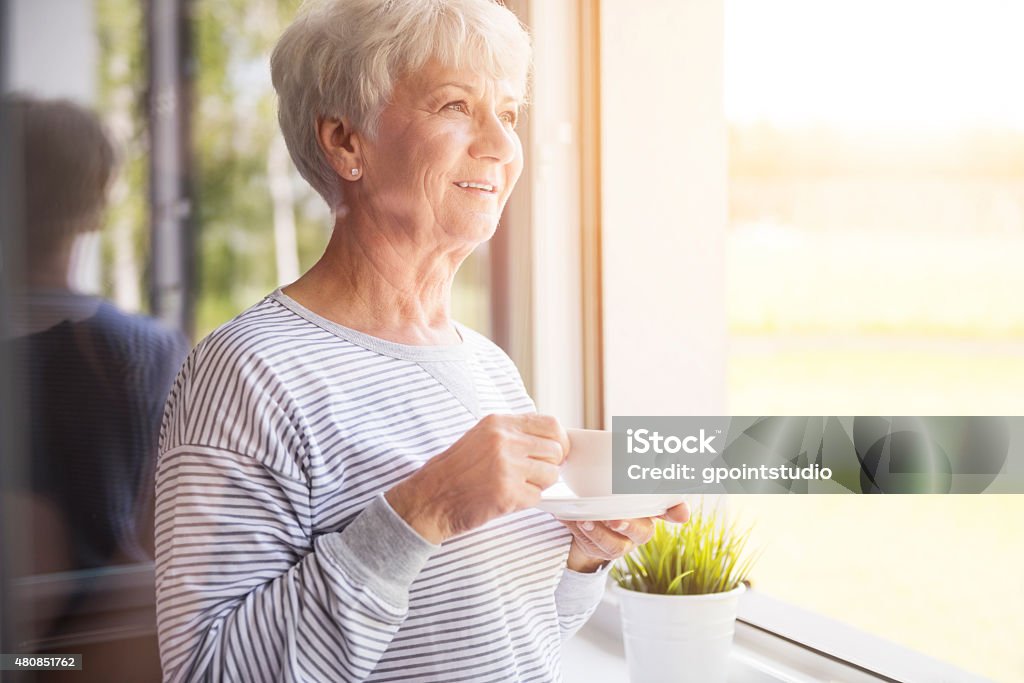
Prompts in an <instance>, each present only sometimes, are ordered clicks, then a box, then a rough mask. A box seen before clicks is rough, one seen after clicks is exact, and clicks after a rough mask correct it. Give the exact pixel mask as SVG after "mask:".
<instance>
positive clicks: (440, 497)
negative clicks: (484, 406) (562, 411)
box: [384, 413, 569, 544]
mask: <svg viewBox="0 0 1024 683" xmlns="http://www.w3.org/2000/svg"><path fill="white" fill-rule="evenodd" d="M568 451H569V437H568V435H566V433H565V430H564V429H563V428H562V425H561V424H559V422H558V420H557V419H555V418H554V417H550V416H548V415H539V414H536V413H533V414H525V415H488V416H487V417H485V418H483V419H482V420H480V422H478V423H477V424H476V425H475V426H474V427H473V428H472V429H470V430H469V431H468V432H466V433H465V434H464V435H463V436H462V438H461V439H459V440H458V441H456V442H455V443H454V444H452V446H451V447H450V448H449V449H448V450H446V451H445V452H443V453H441V454H440V455H436V456H434V457H433V458H431V459H430V460H428V461H427V463H426V464H425V465H423V467H421V468H420V469H419V470H417V471H416V473H415V474H413V475H412V476H411V477H409V478H408V479H406V480H405V481H403V482H401V483H400V484H398V485H397V486H395V487H394V488H392V489H391V490H390V491H388V492H387V493H385V494H384V496H385V498H386V499H387V501H388V503H389V504H390V505H391V507H392V508H393V509H394V510H395V512H397V513H398V515H399V516H401V517H402V519H404V520H405V521H406V522H408V523H409V525H410V526H411V527H412V528H414V529H415V530H416V531H417V532H418V533H419V534H420V535H421V536H423V538H425V539H427V540H428V541H430V542H431V543H435V544H437V543H440V542H442V541H444V540H445V539H447V538H450V537H452V536H455V535H457V534H460V533H463V532H465V531H469V530H470V529H475V528H477V527H478V526H481V525H482V524H485V523H487V522H489V521H490V520H492V519H494V518H496V517H501V516H502V515H506V514H508V513H510V512H515V511H517V510H524V509H526V508H529V507H533V506H534V505H536V504H537V502H538V501H539V500H540V495H541V492H542V491H543V490H544V489H546V488H548V487H549V486H551V485H552V484H554V483H555V481H557V480H558V472H559V469H558V468H559V466H560V465H561V464H562V461H563V460H565V454H566V453H568Z"/></svg>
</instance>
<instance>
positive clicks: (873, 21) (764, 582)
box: [724, 0, 1024, 680]
mask: <svg viewBox="0 0 1024 683" xmlns="http://www.w3.org/2000/svg"><path fill="white" fill-rule="evenodd" d="M725 7H726V13H725V50H724V55H725V81H724V82H725V93H724V95H725V98H724V100H725V114H726V117H727V121H728V127H729V203H728V214H729V220H728V231H727V246H726V249H727V252H726V253H727V256H726V259H727V263H728V270H727V272H728V285H727V287H728V290H727V291H728V295H727V296H728V311H729V320H728V324H729V338H730V352H729V357H728V388H729V412H730V414H734V415H879V414H881V415H908V414H912V415H991V414H994V415H1004V414H1020V412H1021V410H1022V409H1024V395H1022V392H1021V391H1020V387H1021V386H1022V385H1024V303H1022V301H1021V299H1020V297H1019V296H1018V292H1019V291H1021V290H1022V289H1024V271H1022V270H1021V269H1020V267H1019V261H1020V259H1021V256H1022V254H1024V126H1022V124H1021V122H1022V121H1024V97H1022V96H1021V92H1020V89H1019V88H1016V87H1014V86H1012V85H1011V84H1012V83H1014V82H1015V81H1016V80H1018V79H1019V69H1020V65H1021V64H1022V63H1024V47H1022V45H1021V43H1020V41H1019V39H1018V37H1017V35H1016V32H1015V31H1014V29H1013V28H1012V27H1015V26H1020V25H1021V24H1022V22H1024V13H1022V9H1021V7H1019V6H1017V5H1015V4H1012V3H998V2H981V3H966V2H960V3H938V4H936V3H916V2H904V3H895V4H894V3H885V2H858V3H815V2H804V1H802V0H787V1H785V2H773V3H760V2H756V1H751V0H727V1H726V5H725ZM954 46H955V47H954ZM731 503H732V505H733V507H734V509H736V510H737V511H738V513H739V514H741V515H742V516H743V517H744V518H748V519H750V520H751V521H754V522H755V523H756V524H757V526H758V529H759V531H758V533H759V534H760V540H761V542H762V543H763V544H764V545H765V547H766V548H767V550H766V553H765V555H764V557H763V559H762V560H761V563H760V565H759V566H758V568H757V569H756V571H755V576H754V583H755V587H756V588H758V589H760V590H762V591H764V592H766V593H768V594H770V595H772V596H775V597H778V598H782V599H784V600H786V601H788V602H792V603H795V604H797V605H800V606H803V607H806V608H809V609H812V610H814V611H817V612H821V613H824V614H826V615H829V616H832V617H834V618H837V619H839V620H842V621H844V622H847V623H849V624H851V625H854V626H856V627H858V628H861V629H863V630H865V631H868V632H870V633H873V634H876V635H879V636H882V637H884V638H887V639H891V640H893V641H895V642H897V643H900V644H902V645H905V646H908V647H911V648H913V649H914V650H918V651H920V652H923V653H925V654H928V655H930V656H932V657H935V658H937V659H940V660H943V661H947V662H950V663H953V664H955V665H957V666H959V667H961V668H963V669H966V670H969V671H972V672H976V673H979V674H984V675H986V676H990V677H992V678H993V679H995V680H1016V678H1015V677H1019V675H1020V672H1021V671H1022V670H1024V662H1022V660H1021V659H1020V655H1019V654H1018V653H1017V651H1016V644H1017V643H1019V641H1020V638H1021V637H1022V636H1024V631H1022V630H1021V626H1020V618H1019V614H1020V613H1021V610H1022V609H1024V585H1022V584H1021V580H1020V578H1019V576H1018V575H1019V573H1020V568H1021V567H1022V566H1024V555H1022V554H1021V552H1020V551H1019V550H1018V547H1019V545H1020V544H1019V543H1015V542H1012V541H1011V539H1013V538H1018V537H1019V536H1020V535H1021V534H1022V533H1024V496H985V495H979V496H849V497H847V496H815V497H812V498H809V499H808V498H803V497H797V498H789V497H783V496H756V497H755V496H735V497H733V499H732V501H731Z"/></svg>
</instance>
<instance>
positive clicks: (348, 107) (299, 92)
mask: <svg viewBox="0 0 1024 683" xmlns="http://www.w3.org/2000/svg"><path fill="white" fill-rule="evenodd" d="M530 51H531V48H530V36H529V34H528V33H527V31H526V29H525V28H524V27H523V25H522V24H521V23H520V22H519V20H518V19H517V18H516V16H515V15H514V14H513V13H512V12H511V11H509V10H508V9H507V8H506V7H504V6H503V5H501V4H499V3H498V2H496V1H495V0H307V2H306V3H305V4H304V5H303V6H302V8H301V9H300V10H299V14H298V16H297V17H296V18H295V20H294V21H293V22H292V23H291V25H290V26H288V28H286V29H285V31H284V33H283V34H282V35H281V38H280V40H279V41H278V43H277V46H276V47H275V48H274V52H273V54H272V55H271V58H270V72H271V79H272V80H273V83H274V89H275V90H276V91H277V96H278V114H277V116H278V121H279V123H280V124H281V132H282V133H283V135H284V140H285V143H286V144H287V146H288V151H289V153H290V154H291V157H292V160H293V161H294V162H295V165H296V166H297V167H298V169H299V173H301V174H302V177H303V178H305V179H306V180H307V181H308V182H309V184H310V185H312V186H313V189H315V190H316V191H317V192H319V193H320V195H321V196H322V197H323V198H324V199H325V200H326V201H327V204H328V205H329V206H330V207H331V210H332V211H337V210H338V209H339V208H340V206H341V205H342V204H343V199H344V198H343V197H342V192H341V186H340V183H339V181H338V176H337V174H336V173H335V172H334V169H333V168H332V167H331V165H330V164H329V163H328V162H327V159H326V158H325V157H324V154H323V152H322V150H321V149H320V145H319V141H318V139H317V126H316V122H317V118H318V117H337V118H340V117H342V116H347V117H348V119H349V120H350V121H351V122H352V126H353V128H354V129H355V130H357V131H359V132H361V133H363V134H364V135H367V136H368V137H370V138H371V139H372V138H373V137H375V135H376V133H377V119H378V116H379V114H380V111H381V109H382V108H383V107H384V105H386V104H387V101H388V99H389V97H390V96H391V92H392V88H393V86H394V83H395V81H396V80H398V79H400V78H402V76H404V75H406V74H408V73H413V72H415V71H417V70H418V69H420V68H422V67H423V66H424V65H425V64H426V63H427V62H428V61H430V60H431V59H436V60H438V61H440V62H441V63H442V64H444V65H446V66H450V67H453V68H462V67H465V66H471V67H472V68H474V69H478V70H480V71H483V72H484V73H486V74H487V75H488V76H490V77H492V78H495V79H499V78H507V79H510V80H512V81H513V82H515V83H517V84H519V85H521V88H522V91H523V92H522V94H523V97H524V98H525V96H526V88H527V81H528V78H529V71H530Z"/></svg>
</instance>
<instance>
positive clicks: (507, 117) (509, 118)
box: [498, 111, 517, 128]
mask: <svg viewBox="0 0 1024 683" xmlns="http://www.w3.org/2000/svg"><path fill="white" fill-rule="evenodd" d="M498 118H500V119H501V120H502V121H504V122H505V124H506V125H509V126H512V127H513V128H514V127H515V125H516V121H517V117H516V115H515V114H514V113H512V112H510V111H506V112H502V113H501V115H500V116H499V117H498Z"/></svg>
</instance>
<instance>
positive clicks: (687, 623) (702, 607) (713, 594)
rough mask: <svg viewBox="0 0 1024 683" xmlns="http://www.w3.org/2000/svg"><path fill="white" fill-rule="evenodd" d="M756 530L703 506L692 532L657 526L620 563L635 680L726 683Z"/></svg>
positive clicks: (615, 573) (616, 572)
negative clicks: (738, 525) (752, 535)
mask: <svg viewBox="0 0 1024 683" xmlns="http://www.w3.org/2000/svg"><path fill="white" fill-rule="evenodd" d="M750 531H751V530H750V529H749V528H748V529H746V530H744V531H737V529H736V525H735V524H732V525H730V526H729V527H726V526H725V525H724V523H723V520H722V519H721V517H720V516H719V515H717V514H715V513H713V512H706V511H705V510H704V507H703V505H701V506H700V508H699V509H698V510H697V511H695V512H694V513H693V515H692V516H691V518H690V521H689V522H687V523H686V524H678V525H676V524H669V523H666V522H663V521H661V520H655V529H654V536H653V537H651V540H650V541H648V542H647V543H646V544H644V545H642V546H639V547H637V548H636V549H634V550H633V551H632V552H631V553H629V554H628V555H626V556H625V557H623V558H622V559H620V560H619V561H617V562H616V563H615V565H614V566H613V567H612V570H611V576H612V579H613V580H614V581H615V585H614V586H613V588H612V590H613V592H614V593H615V594H616V596H617V597H618V600H619V607H620V611H621V615H622V632H623V642H624V644H625V649H626V660H627V662H628V664H629V673H630V679H631V680H633V681H634V682H635V683H641V682H642V683H659V682H660V681H666V682H667V681H672V683H684V682H686V683H724V681H725V680H726V677H727V675H728V671H729V650H730V649H731V648H732V636H733V630H734V626H735V622H736V610H737V605H738V603H739V597H740V595H741V594H742V593H743V591H744V590H745V589H746V585H745V584H744V581H745V580H746V578H747V575H748V574H749V573H750V569H751V567H752V566H753V564H754V561H755V557H754V556H753V555H752V554H749V553H747V551H746V546H747V541H748V539H749V537H750Z"/></svg>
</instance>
